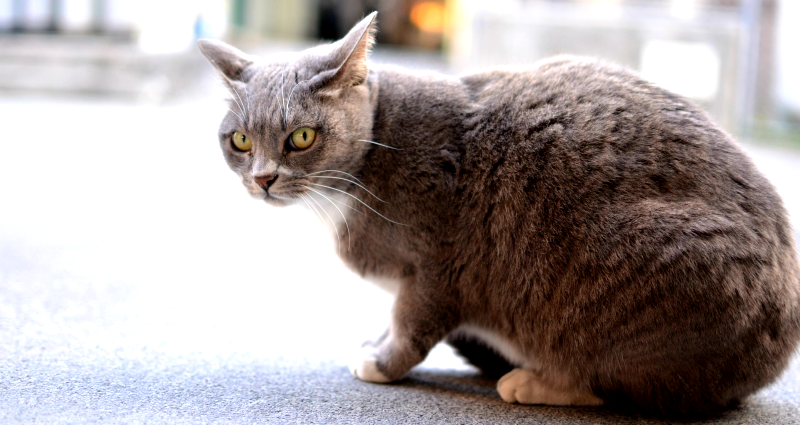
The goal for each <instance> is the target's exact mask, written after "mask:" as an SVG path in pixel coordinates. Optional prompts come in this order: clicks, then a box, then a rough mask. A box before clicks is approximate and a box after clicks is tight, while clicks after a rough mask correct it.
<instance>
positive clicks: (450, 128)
mask: <svg viewBox="0 0 800 425" xmlns="http://www.w3.org/2000/svg"><path fill="white" fill-rule="evenodd" d="M377 73H378V76H379V77H378V87H379V91H378V100H377V105H376V108H375V115H374V117H375V121H374V124H373V138H375V139H379V141H381V140H382V141H384V142H389V143H387V144H390V145H392V146H395V147H397V148H401V149H404V148H414V147H419V144H420V143H426V144H431V143H433V144H436V142H437V139H443V138H444V139H447V138H449V139H451V140H449V142H453V140H452V139H453V138H458V137H459V134H458V132H457V130H458V128H459V127H460V125H461V124H460V123H461V121H462V119H463V115H464V113H465V111H466V108H467V105H468V103H469V99H468V96H467V93H466V90H465V89H464V86H463V85H462V84H461V82H460V80H459V79H458V78H456V77H452V76H447V75H442V74H438V73H433V72H416V71H408V70H404V69H402V68H398V67H379V68H378V69H377ZM439 141H444V140H439Z"/></svg>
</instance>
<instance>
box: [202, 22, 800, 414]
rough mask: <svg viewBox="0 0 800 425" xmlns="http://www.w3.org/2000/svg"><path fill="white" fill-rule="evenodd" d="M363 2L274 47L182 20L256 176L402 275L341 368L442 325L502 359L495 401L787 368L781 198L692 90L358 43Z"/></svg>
mask: <svg viewBox="0 0 800 425" xmlns="http://www.w3.org/2000/svg"><path fill="white" fill-rule="evenodd" d="M374 19H375V14H372V15H370V16H368V17H367V18H365V19H364V20H362V21H361V22H360V23H359V24H357V25H356V26H355V27H354V28H353V29H352V30H351V31H350V32H349V33H348V34H347V36H346V37H344V38H343V39H342V40H339V41H337V42H335V43H333V44H329V45H322V46H318V47H315V48H312V49H309V50H306V51H304V52H302V53H300V54H298V55H296V56H294V57H291V58H288V59H286V60H285V61H281V62H277V63H264V62H261V61H260V60H258V59H257V58H254V57H251V56H249V55H246V54H244V53H242V52H240V51H238V50H236V49H235V48H233V47H231V46H228V45H226V44H224V43H221V42H217V41H209V40H201V41H200V42H199V46H200V49H201V50H202V52H203V53H204V54H205V55H206V56H207V57H208V59H209V60H211V62H212V63H213V64H214V66H215V67H216V68H217V69H218V70H219V71H220V73H221V74H222V77H223V79H224V82H225V84H227V86H228V87H229V89H230V90H231V94H232V101H231V108H230V113H228V114H227V116H225V118H224V119H223V121H222V124H221V126H220V129H219V140H220V143H221V145H222V152H223V154H224V156H225V160H226V161H227V162H228V165H229V166H230V168H231V169H232V170H233V171H234V172H236V173H237V174H238V175H239V176H240V177H241V179H242V183H243V184H244V186H245V187H246V188H247V190H248V191H249V192H250V194H251V195H252V196H254V197H256V198H258V199H263V200H265V201H266V202H267V203H270V204H274V205H290V204H295V203H305V204H306V205H308V206H309V208H311V209H313V210H314V211H316V212H317V213H318V214H319V215H320V217H323V218H326V219H327V220H329V221H330V222H331V224H333V227H334V228H335V229H336V231H335V236H336V238H337V239H338V240H339V249H338V254H339V255H340V257H341V258H342V259H343V261H344V262H345V264H347V265H348V266H349V267H351V268H352V269H353V270H355V271H356V272H357V273H359V274H360V275H362V276H364V277H366V278H369V279H374V280H375V281H376V282H378V283H379V284H380V285H381V286H383V287H384V288H385V289H387V290H389V291H391V292H393V293H394V294H395V296H396V299H395V304H394V310H393V316H392V323H391V326H390V328H389V330H388V331H387V332H386V334H385V335H384V336H383V337H382V338H381V339H380V340H378V341H377V342H375V343H374V344H372V345H371V346H370V347H369V348H368V350H367V351H366V352H365V353H364V355H363V357H362V358H360V359H359V361H358V362H356V363H355V364H354V365H353V366H352V367H351V370H352V372H353V374H354V375H355V376H356V377H358V378H359V379H362V380H365V381H370V382H391V381H396V380H398V379H400V378H402V377H403V376H404V375H405V374H406V373H407V372H408V371H409V369H411V368H412V367H413V366H415V365H417V364H418V363H420V362H421V361H422V360H423V359H424V358H425V356H426V355H427V354H428V351H429V350H430V349H431V348H432V347H433V346H434V345H435V344H436V343H438V342H440V341H443V340H447V341H448V342H450V343H451V344H452V345H454V346H455V347H456V348H457V349H459V350H460V351H461V352H462V353H463V354H464V355H465V356H466V357H467V358H468V359H469V360H470V361H472V362H473V363H475V364H476V365H478V366H479V367H481V368H483V369H484V370H485V371H487V372H488V373H491V374H504V375H503V376H502V378H501V379H500V380H499V382H498V384H497V389H498V391H499V393H500V396H501V397H502V398H503V400H506V401H508V402H512V403H513V402H518V403H525V404H548V405H583V406H596V405H603V404H606V405H610V406H625V407H627V406H634V407H636V408H638V409H640V410H641V411H645V412H651V413H655V414H666V415H683V416H685V415H708V414H715V413H718V412H721V411H724V410H725V409H728V408H731V407H733V406H735V405H736V404H737V403H738V402H739V400H741V399H742V398H743V397H745V396H747V395H748V394H750V393H752V392H754V391H756V390H757V389H759V388H761V387H763V386H765V385H767V384H769V383H770V382H772V381H774V380H775V379H776V377H777V376H778V375H779V374H780V373H781V371H782V370H784V368H785V367H786V366H787V363H788V362H789V360H790V358H791V356H792V355H793V353H794V352H795V350H796V347H797V344H798V340H799V339H800V271H799V270H798V260H797V256H796V253H795V249H794V242H793V240H792V236H791V232H790V227H789V223H788V221H787V218H786V212H785V210H784V208H783V206H782V204H781V200H780V198H779V197H778V195H777V194H776V193H775V190H774V189H773V187H772V186H771V185H770V183H769V182H767V180H766V179H765V178H764V177H763V176H762V175H761V174H760V173H759V172H758V171H757V170H756V169H755V167H754V166H753V164H752V163H751V161H750V160H749V159H748V158H747V156H746V155H745V154H744V153H742V151H741V150H740V149H739V148H738V147H737V146H736V144H735V143H734V142H733V141H732V140H731V138H730V137H729V136H728V135H726V134H725V133H724V132H723V131H722V130H720V129H719V128H718V127H717V126H716V125H715V124H713V123H712V122H711V121H710V120H709V118H708V117H707V116H706V114H705V113H704V112H702V111H701V110H700V109H698V107H697V106H695V105H694V104H692V103H691V102H689V101H687V100H686V99H683V98H681V97H679V96H677V95H675V94H672V93H669V92H667V91H665V90H663V89H660V88H658V87H655V86H653V85H652V84H650V83H648V82H646V81H643V80H641V79H640V78H639V77H638V76H636V75H635V74H633V73H631V72H629V71H627V70H624V69H621V68H618V67H616V66H611V65H607V64H602V63H598V62H595V61H591V60H587V59H580V58H570V57H559V58H555V59H551V60H546V61H542V62H539V63H537V64H534V65H533V66H530V67H527V68H519V69H502V70H493V71H488V72H483V73H478V74H469V75H462V76H458V77H453V76H445V75H439V74H435V73H421V72H411V71H407V70H403V69H400V68H392V67H376V66H372V65H370V66H369V67H368V66H367V55H368V52H369V49H370V47H371V44H372V38H373V32H374V29H373V28H374ZM276 225H279V224H278V223H276Z"/></svg>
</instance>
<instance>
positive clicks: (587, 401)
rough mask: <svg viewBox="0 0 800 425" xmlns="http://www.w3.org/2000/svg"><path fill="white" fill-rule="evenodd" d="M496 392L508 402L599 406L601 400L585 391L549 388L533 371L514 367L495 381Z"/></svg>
mask: <svg viewBox="0 0 800 425" xmlns="http://www.w3.org/2000/svg"><path fill="white" fill-rule="evenodd" d="M497 392H498V393H500V397H501V398H502V399H503V400H505V401H507V402H509V403H519V404H547V405H550V406H600V405H602V404H603V400H602V399H600V398H598V397H597V396H595V395H594V394H592V393H591V392H587V391H580V390H560V389H554V388H550V387H549V386H548V385H546V384H545V383H544V382H542V380H541V379H540V378H539V377H538V376H537V375H536V374H534V373H533V372H531V371H528V370H525V369H514V370H512V371H511V372H508V373H507V374H505V375H504V376H503V377H502V378H500V380H499V381H497Z"/></svg>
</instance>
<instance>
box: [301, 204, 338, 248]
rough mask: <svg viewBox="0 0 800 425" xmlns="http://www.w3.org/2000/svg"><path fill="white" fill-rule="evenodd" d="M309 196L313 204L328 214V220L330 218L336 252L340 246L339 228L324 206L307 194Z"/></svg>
mask: <svg viewBox="0 0 800 425" xmlns="http://www.w3.org/2000/svg"><path fill="white" fill-rule="evenodd" d="M309 198H310V199H311V200H312V201H314V203H315V204H317V205H319V209H321V210H322V212H324V213H325V215H327V216H328V220H330V221H331V224H332V225H333V231H334V232H336V252H339V248H340V247H341V243H342V241H341V240H340V239H339V228H338V227H336V222H334V221H333V218H331V215H330V214H328V211H326V210H325V208H323V207H322V205H320V203H319V202H317V200H316V199H314V197H313V196H311V195H309Z"/></svg>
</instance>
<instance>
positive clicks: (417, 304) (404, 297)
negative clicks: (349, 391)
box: [350, 288, 456, 383]
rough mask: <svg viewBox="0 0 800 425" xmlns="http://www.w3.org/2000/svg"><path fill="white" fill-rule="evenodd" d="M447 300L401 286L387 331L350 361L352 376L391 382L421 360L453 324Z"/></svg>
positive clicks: (451, 310) (372, 380) (454, 323)
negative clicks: (442, 300) (433, 297)
mask: <svg viewBox="0 0 800 425" xmlns="http://www.w3.org/2000/svg"><path fill="white" fill-rule="evenodd" d="M453 311H455V309H450V308H448V305H447V304H446V303H440V302H438V301H437V300H434V299H432V297H430V296H428V295H427V294H425V293H424V292H423V291H414V290H413V289H412V288H403V289H401V290H400V291H399V293H398V295H397V299H396V300H395V305H394V309H393V312H392V323H391V325H390V326H389V330H388V333H387V334H386V335H385V336H384V337H382V339H381V341H380V343H378V344H377V345H375V346H365V347H363V348H362V350H361V352H360V353H359V356H358V357H357V358H356V359H354V361H352V362H351V363H350V371H351V372H352V373H353V375H354V376H355V377H356V378H358V379H361V380H362V381H368V382H379V383H384V382H392V381H396V380H398V379H400V378H402V377H403V376H405V374H406V373H407V372H408V371H409V370H410V369H411V368H412V367H414V366H416V365H417V364H419V363H421V362H422V361H423V360H424V359H425V357H426V356H427V355H428V352H429V351H430V350H431V348H433V346H434V345H436V343H438V342H439V341H441V340H442V339H444V337H445V336H446V335H447V334H448V333H449V332H450V331H451V330H453V329H454V328H455V327H456V320H455V318H454V317H453V314H452V312H453Z"/></svg>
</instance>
